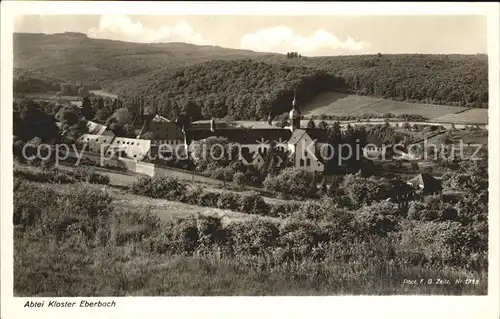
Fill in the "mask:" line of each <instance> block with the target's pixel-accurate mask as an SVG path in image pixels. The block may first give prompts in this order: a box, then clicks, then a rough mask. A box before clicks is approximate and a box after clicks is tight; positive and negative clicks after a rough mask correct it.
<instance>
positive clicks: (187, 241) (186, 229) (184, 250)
mask: <svg viewBox="0 0 500 319" xmlns="http://www.w3.org/2000/svg"><path fill="white" fill-rule="evenodd" d="M167 229H169V230H170V231H171V234H172V235H171V240H172V242H171V244H172V246H171V248H172V249H173V252H175V253H180V254H192V253H193V252H194V251H195V250H196V248H197V247H198V240H199V235H198V223H197V221H196V218H194V217H187V218H183V219H178V220H175V222H174V223H173V224H171V226H170V227H167Z"/></svg>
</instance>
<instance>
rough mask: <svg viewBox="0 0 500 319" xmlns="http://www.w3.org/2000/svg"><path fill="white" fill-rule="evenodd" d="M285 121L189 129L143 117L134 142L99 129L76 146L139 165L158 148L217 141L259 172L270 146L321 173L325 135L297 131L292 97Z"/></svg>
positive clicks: (291, 160)
mask: <svg viewBox="0 0 500 319" xmlns="http://www.w3.org/2000/svg"><path fill="white" fill-rule="evenodd" d="M289 118H290V126H289V127H285V128H278V127H269V128H238V127H228V126H227V125H224V124H225V123H224V122H220V123H217V121H216V120H215V119H212V120H211V121H210V125H209V127H203V126H201V127H200V126H196V125H190V126H189V127H188V128H184V127H181V126H180V125H178V124H177V123H175V122H172V121H170V120H168V119H166V118H164V117H161V116H159V115H157V114H153V115H150V116H149V117H146V120H145V122H144V125H143V127H142V128H141V130H140V132H139V134H138V135H137V138H136V139H133V138H121V137H114V136H109V135H110V134H109V130H106V128H105V127H102V126H101V127H100V130H99V133H98V134H85V135H83V136H82V137H81V138H80V139H79V142H80V143H84V144H87V145H91V147H89V148H88V149H89V150H90V151H91V152H94V151H96V150H99V149H101V146H102V149H105V150H106V151H107V153H108V154H107V155H109V153H111V152H117V153H116V155H117V156H118V157H120V156H125V157H128V158H130V159H134V160H136V161H142V160H144V159H145V158H146V155H147V154H148V152H153V153H154V152H157V151H158V148H159V146H160V145H170V146H173V147H174V148H177V149H179V148H180V149H183V150H184V152H185V151H186V150H189V146H190V144H191V143H193V142H194V141H199V140H203V139H206V138H209V137H221V138H226V139H227V140H228V142H229V143H232V144H237V145H238V146H239V148H240V154H239V156H240V160H241V161H242V162H243V163H244V164H246V165H253V166H256V167H259V168H260V167H261V166H262V165H264V163H265V160H266V155H267V154H268V152H269V148H270V147H271V145H274V147H276V148H277V149H279V150H281V151H283V152H285V153H286V154H288V156H289V157H288V162H289V163H292V165H293V166H295V167H297V168H302V169H304V170H306V171H308V172H311V173H322V172H323V171H324V160H323V157H324V155H325V154H322V152H321V146H322V144H325V143H327V137H328V136H327V132H326V131H325V130H323V129H320V128H301V124H300V122H301V121H300V120H301V114H300V111H299V110H298V108H297V100H296V97H295V96H294V99H293V101H292V108H291V110H290V112H289ZM94 132H95V131H94ZM104 135H105V138H103V137H104ZM146 136H148V138H146ZM103 143H105V145H103Z"/></svg>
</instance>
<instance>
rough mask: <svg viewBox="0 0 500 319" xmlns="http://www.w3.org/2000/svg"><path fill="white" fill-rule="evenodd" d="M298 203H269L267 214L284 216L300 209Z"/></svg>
mask: <svg viewBox="0 0 500 319" xmlns="http://www.w3.org/2000/svg"><path fill="white" fill-rule="evenodd" d="M300 207H301V205H300V204H274V205H270V210H269V216H272V217H280V218H286V217H289V216H291V215H292V214H293V213H294V212H295V211H297V210H298V209H300Z"/></svg>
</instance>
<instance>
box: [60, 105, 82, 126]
mask: <svg viewBox="0 0 500 319" xmlns="http://www.w3.org/2000/svg"><path fill="white" fill-rule="evenodd" d="M78 120H79V117H78V114H77V112H76V111H75V110H74V109H71V108H63V109H62V110H61V111H60V112H59V123H60V124H61V128H62V129H63V130H66V129H68V128H69V127H70V126H73V125H75V124H77V123H78Z"/></svg>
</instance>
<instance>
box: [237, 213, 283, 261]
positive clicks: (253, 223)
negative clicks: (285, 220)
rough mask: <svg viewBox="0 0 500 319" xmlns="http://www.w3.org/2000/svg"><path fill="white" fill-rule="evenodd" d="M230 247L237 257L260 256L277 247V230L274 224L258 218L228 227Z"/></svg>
mask: <svg viewBox="0 0 500 319" xmlns="http://www.w3.org/2000/svg"><path fill="white" fill-rule="evenodd" d="M228 228H229V229H228V230H229V233H230V234H231V246H232V248H233V251H234V253H235V254H237V255H242V254H247V255H248V254H250V255H258V254H260V255H262V254H265V253H266V252H267V251H268V250H269V249H270V248H273V247H275V246H276V245H277V242H278V237H279V230H278V227H277V225H276V224H275V223H273V222H271V221H268V220H265V219H262V218H259V219H256V220H246V221H241V222H233V223H231V224H229V225H228Z"/></svg>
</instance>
